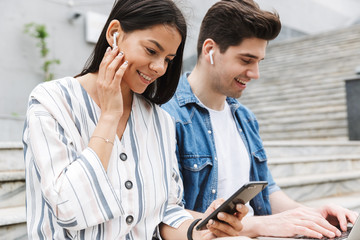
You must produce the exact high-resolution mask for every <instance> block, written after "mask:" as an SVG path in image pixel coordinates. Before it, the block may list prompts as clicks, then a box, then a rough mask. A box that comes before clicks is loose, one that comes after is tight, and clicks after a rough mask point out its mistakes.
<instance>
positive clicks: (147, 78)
mask: <svg viewBox="0 0 360 240" xmlns="http://www.w3.org/2000/svg"><path fill="white" fill-rule="evenodd" d="M138 73H139V74H140V76H142V77H143V78H145V80H146V81H149V82H150V81H151V78H150V77H148V76H146V75H145V74H143V73H142V72H138Z"/></svg>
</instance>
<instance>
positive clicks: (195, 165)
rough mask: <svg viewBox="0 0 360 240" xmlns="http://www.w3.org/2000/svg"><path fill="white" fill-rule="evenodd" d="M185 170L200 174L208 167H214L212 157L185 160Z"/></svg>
mask: <svg viewBox="0 0 360 240" xmlns="http://www.w3.org/2000/svg"><path fill="white" fill-rule="evenodd" d="M182 165H183V168H184V169H185V170H188V171H192V172H200V171H201V170H203V169H205V168H206V167H212V165H213V163H212V161H211V157H194V158H183V163H182Z"/></svg>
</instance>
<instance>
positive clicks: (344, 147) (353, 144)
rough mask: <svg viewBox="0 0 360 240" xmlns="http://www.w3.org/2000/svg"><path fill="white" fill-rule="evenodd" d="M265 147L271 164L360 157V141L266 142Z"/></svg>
mask: <svg viewBox="0 0 360 240" xmlns="http://www.w3.org/2000/svg"><path fill="white" fill-rule="evenodd" d="M264 147H265V150H266V153H267V156H268V158H269V162H271V161H272V159H277V158H291V157H304V156H312V157H314V156H323V155H326V156H330V155H339V154H350V155H360V141H315V140H306V141H294V140H293V141H264Z"/></svg>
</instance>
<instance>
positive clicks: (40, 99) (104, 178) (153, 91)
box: [23, 0, 192, 239]
mask: <svg viewBox="0 0 360 240" xmlns="http://www.w3.org/2000/svg"><path fill="white" fill-rule="evenodd" d="M185 38H186V24H185V20H184V17H183V15H182V14H181V12H180V10H179V9H178V8H177V6H176V5H175V4H174V2H173V1H172V0H143V1H141V0H140V1H139V0H119V1H116V3H115V5H114V6H113V9H112V11H111V13H110V15H109V18H108V20H107V22H106V24H105V26H104V28H103V31H102V33H101V35H100V37H99V40H98V42H97V44H96V46H95V49H94V52H93V54H92V55H91V56H90V58H89V61H88V63H87V64H86V66H85V68H84V70H83V71H82V72H81V73H80V74H79V75H77V76H76V77H65V78H62V79H58V80H54V81H51V82H47V83H43V84H40V85H38V86H37V87H36V88H35V89H34V90H33V91H32V93H31V95H30V99H29V105H28V111H27V119H26V122H25V129H24V133H23V143H24V153H25V163H26V183H27V185H26V187H27V191H26V196H27V219H28V220H27V226H28V235H29V238H30V239H79V238H81V239H94V238H96V239H152V236H153V233H154V232H155V233H159V232H160V231H156V229H157V226H158V225H159V224H160V223H163V225H161V233H162V234H163V236H162V237H163V238H170V239H176V238H180V239H184V238H186V234H185V233H186V230H187V227H188V226H189V225H190V223H191V222H192V220H191V219H192V216H191V215H190V214H189V213H188V212H187V211H185V209H184V208H183V205H182V192H183V190H182V189H183V185H182V181H181V178H180V176H179V172H178V171H179V170H178V166H177V159H176V155H175V146H176V143H175V126H174V124H173V121H172V119H171V117H170V116H169V115H168V114H167V113H166V112H165V111H164V110H162V109H161V108H160V107H159V106H158V105H157V104H161V103H164V102H166V101H167V100H168V99H170V98H171V97H172V95H173V93H174V92H175V89H176V87H177V84H178V79H179V76H180V71H181V62H182V56H183V49H184V44H185ZM45 146H46V147H45ZM165 226H170V227H171V229H172V230H174V229H175V231H176V236H175V235H171V233H170V232H169V231H168V230H167V229H168V228H166V227H165ZM184 229H185V230H184ZM95 236H96V237H95Z"/></svg>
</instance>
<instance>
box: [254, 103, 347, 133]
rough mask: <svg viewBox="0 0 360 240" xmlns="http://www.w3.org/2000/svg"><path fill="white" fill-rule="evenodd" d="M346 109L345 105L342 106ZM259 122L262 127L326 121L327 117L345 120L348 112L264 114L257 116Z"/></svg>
mask: <svg viewBox="0 0 360 240" xmlns="http://www.w3.org/2000/svg"><path fill="white" fill-rule="evenodd" d="M341 108H342V109H344V108H345V107H341ZM257 118H258V120H259V122H260V123H261V125H260V127H261V128H262V126H266V125H272V124H274V125H283V124H294V123H311V122H319V121H324V120H326V119H332V120H342V121H343V120H344V119H347V114H346V112H343V111H336V112H335V111H334V112H317V111H316V112H314V113H313V114H311V115H305V114H298V115H289V114H287V113H284V116H271V117H268V118H264V116H263V115H261V116H260V117H257Z"/></svg>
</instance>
